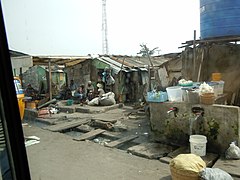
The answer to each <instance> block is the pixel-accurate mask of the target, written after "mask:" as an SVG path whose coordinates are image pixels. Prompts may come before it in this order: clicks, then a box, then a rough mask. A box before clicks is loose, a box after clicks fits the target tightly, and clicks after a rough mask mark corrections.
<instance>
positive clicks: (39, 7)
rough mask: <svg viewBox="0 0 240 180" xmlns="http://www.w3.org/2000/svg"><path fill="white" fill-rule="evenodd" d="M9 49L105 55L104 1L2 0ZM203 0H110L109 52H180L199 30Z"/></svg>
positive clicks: (40, 52) (52, 53)
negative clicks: (156, 49)
mask: <svg viewBox="0 0 240 180" xmlns="http://www.w3.org/2000/svg"><path fill="white" fill-rule="evenodd" d="M2 8H3V13H4V18H5V26H6V30H7V36H8V43H9V48H10V49H12V50H16V51H20V52H24V53H27V54H30V55H80V56H81V55H87V54H102V0H2ZM199 21H200V19H199V0H181V1H180V0H107V26H108V46H109V54H116V55H136V54H137V53H138V52H139V51H140V46H139V45H140V44H141V43H146V44H147V46H148V47H149V48H150V49H152V48H154V47H159V49H160V50H161V51H160V54H165V53H172V52H179V51H181V49H178V47H179V46H181V43H183V42H185V41H188V40H192V39H193V31H194V30H196V31H197V38H198V37H199V36H200V32H199V27H200V23H199Z"/></svg>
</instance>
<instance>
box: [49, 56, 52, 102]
mask: <svg viewBox="0 0 240 180" xmlns="http://www.w3.org/2000/svg"><path fill="white" fill-rule="evenodd" d="M48 73H49V74H48V79H49V82H48V85H49V99H50V100H52V70H51V59H48Z"/></svg>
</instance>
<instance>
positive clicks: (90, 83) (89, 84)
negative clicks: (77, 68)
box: [87, 81, 94, 101]
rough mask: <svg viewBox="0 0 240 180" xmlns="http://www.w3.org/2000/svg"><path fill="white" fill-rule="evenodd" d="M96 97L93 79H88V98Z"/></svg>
mask: <svg viewBox="0 0 240 180" xmlns="http://www.w3.org/2000/svg"><path fill="white" fill-rule="evenodd" d="M93 98H94V86H93V85H92V81H88V84H87V99H88V100H89V101H91V100H92V99H93Z"/></svg>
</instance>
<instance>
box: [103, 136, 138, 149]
mask: <svg viewBox="0 0 240 180" xmlns="http://www.w3.org/2000/svg"><path fill="white" fill-rule="evenodd" d="M137 137H138V136H137V135H131V136H125V137H123V138H121V139H118V140H116V141H112V142H110V143H108V144H106V146H107V147H110V148H113V147H117V146H120V145H121V144H123V143H125V142H129V141H131V140H133V139H136V138H137Z"/></svg>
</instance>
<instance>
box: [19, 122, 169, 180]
mask: <svg viewBox="0 0 240 180" xmlns="http://www.w3.org/2000/svg"><path fill="white" fill-rule="evenodd" d="M23 129H24V134H25V136H32V135H34V136H37V137H40V143H39V144H34V145H31V146H28V147H27V155H28V160H29V166H30V172H31V177H32V179H33V180H66V179H69V180H79V179H84V180H85V179H88V180H95V179H98V180H108V179H109V180H113V179H116V180H118V179H119V180H131V179H133V180H135V179H138V180H141V179H144V180H146V179H147V180H155V179H171V178H170V177H169V175H170V171H169V166H168V164H163V163H161V162H159V161H158V160H148V159H145V158H141V157H137V156H134V155H130V154H128V153H127V152H126V151H122V150H119V149H111V148H107V147H104V146H102V145H99V144H96V143H94V142H91V141H83V142H82V141H73V140H72V137H70V136H68V135H65V134H62V133H55V132H54V133H53V132H50V131H47V130H43V129H41V128H38V127H34V126H24V127H23Z"/></svg>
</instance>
